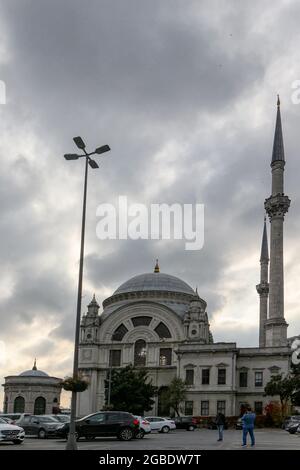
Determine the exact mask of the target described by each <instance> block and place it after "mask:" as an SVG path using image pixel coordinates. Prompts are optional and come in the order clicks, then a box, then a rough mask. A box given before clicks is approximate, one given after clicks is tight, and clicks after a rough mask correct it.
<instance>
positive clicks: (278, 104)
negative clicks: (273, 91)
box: [277, 95, 280, 107]
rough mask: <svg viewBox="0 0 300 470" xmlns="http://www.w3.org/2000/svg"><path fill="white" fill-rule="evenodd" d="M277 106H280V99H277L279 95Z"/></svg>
mask: <svg viewBox="0 0 300 470" xmlns="http://www.w3.org/2000/svg"><path fill="white" fill-rule="evenodd" d="M277 106H278V107H279V106H280V98H279V95H277Z"/></svg>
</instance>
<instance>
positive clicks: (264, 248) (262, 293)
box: [256, 217, 269, 348]
mask: <svg viewBox="0 0 300 470" xmlns="http://www.w3.org/2000/svg"><path fill="white" fill-rule="evenodd" d="M268 271H269V248H268V235H267V225H266V217H265V220H264V230H263V237H262V243H261V254H260V283H259V284H258V285H257V286H256V290H257V292H258V294H259V347H260V348H264V347H265V346H266V332H265V323H266V321H267V317H268V296H269V282H268V281H269V272H268Z"/></svg>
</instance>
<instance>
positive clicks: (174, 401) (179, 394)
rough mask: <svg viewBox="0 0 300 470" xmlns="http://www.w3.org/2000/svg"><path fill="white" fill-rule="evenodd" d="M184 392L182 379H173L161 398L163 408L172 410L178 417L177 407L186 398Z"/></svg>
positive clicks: (184, 385) (184, 386)
mask: <svg viewBox="0 0 300 470" xmlns="http://www.w3.org/2000/svg"><path fill="white" fill-rule="evenodd" d="M186 391H187V387H186V383H185V382H184V381H183V380H182V379H179V378H177V377H175V378H174V379H173V380H172V382H171V383H170V385H169V387H168V388H167V389H166V391H165V392H164V394H163V395H162V397H161V398H162V400H163V402H164V406H169V407H170V408H173V410H174V411H175V413H176V414H177V416H179V406H180V403H181V402H183V401H184V400H185V398H186Z"/></svg>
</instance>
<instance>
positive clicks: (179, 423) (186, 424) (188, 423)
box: [174, 416, 197, 431]
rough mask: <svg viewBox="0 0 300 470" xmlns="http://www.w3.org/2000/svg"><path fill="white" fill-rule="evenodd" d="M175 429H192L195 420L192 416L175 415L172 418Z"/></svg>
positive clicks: (194, 425) (195, 423)
mask: <svg viewBox="0 0 300 470" xmlns="http://www.w3.org/2000/svg"><path fill="white" fill-rule="evenodd" d="M174 422H175V424H176V428H177V429H186V430H187V431H194V430H195V429H196V427H197V420H196V419H195V418H193V417H192V416H176V417H175V418H174Z"/></svg>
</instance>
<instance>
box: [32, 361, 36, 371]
mask: <svg viewBox="0 0 300 470" xmlns="http://www.w3.org/2000/svg"><path fill="white" fill-rule="evenodd" d="M32 370H37V367H36V358H35V359H34V364H33V368H32Z"/></svg>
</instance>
